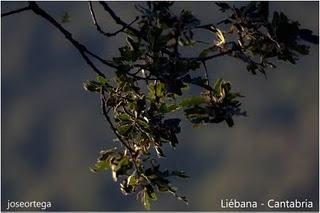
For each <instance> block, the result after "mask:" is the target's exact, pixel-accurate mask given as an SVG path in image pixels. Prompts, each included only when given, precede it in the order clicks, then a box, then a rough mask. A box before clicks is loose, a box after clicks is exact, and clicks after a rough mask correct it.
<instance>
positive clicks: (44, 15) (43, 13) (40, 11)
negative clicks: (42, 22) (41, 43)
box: [29, 2, 117, 76]
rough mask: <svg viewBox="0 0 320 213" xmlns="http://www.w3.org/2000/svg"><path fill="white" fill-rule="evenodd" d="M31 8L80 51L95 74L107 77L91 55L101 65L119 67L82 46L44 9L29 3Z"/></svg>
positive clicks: (34, 3)
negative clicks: (92, 58) (91, 58)
mask: <svg viewBox="0 0 320 213" xmlns="http://www.w3.org/2000/svg"><path fill="white" fill-rule="evenodd" d="M29 7H30V9H31V10H32V11H33V12H34V13H35V14H37V15H39V16H41V17H42V18H44V19H46V20H47V21H49V22H50V23H51V24H52V25H53V26H54V27H56V28H57V29H58V30H59V31H60V32H61V33H62V34H63V35H64V36H65V37H66V39H67V40H68V41H70V42H71V43H72V44H73V45H74V46H75V48H76V49H77V50H78V51H79V53H80V54H81V56H82V57H83V59H84V60H85V61H86V62H87V64H88V65H89V66H90V67H91V68H92V69H93V70H94V72H96V73H97V74H98V75H101V76H105V75H104V74H103V73H102V72H101V71H100V70H99V69H98V68H97V67H96V66H95V65H94V63H93V62H92V61H91V60H90V58H89V57H88V56H87V55H86V54H88V55H90V56H92V57H94V58H95V59H97V60H99V61H100V62H101V63H103V64H105V65H107V66H109V67H112V68H117V66H115V65H114V64H112V63H111V62H108V61H107V60H105V59H102V58H101V57H100V56H98V55H96V54H94V53H92V52H91V51H89V50H88V49H87V48H86V47H85V46H84V45H83V44H81V43H80V42H78V41H77V40H75V39H74V38H73V37H72V34H71V33H70V32H69V31H67V30H66V29H65V28H64V27H62V25H61V24H59V23H58V22H57V21H56V20H55V19H54V18H53V17H52V16H50V15H49V14H48V13H47V12H46V11H44V10H43V9H41V8H40V7H39V6H38V5H37V3H36V2H29Z"/></svg>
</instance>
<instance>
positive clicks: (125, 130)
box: [117, 124, 132, 135]
mask: <svg viewBox="0 0 320 213" xmlns="http://www.w3.org/2000/svg"><path fill="white" fill-rule="evenodd" d="M131 127H132V125H131V124H125V125H122V126H119V127H118V128H117V129H118V131H119V133H120V134H121V135H125V134H127V133H128V131H129V129H130V128H131Z"/></svg>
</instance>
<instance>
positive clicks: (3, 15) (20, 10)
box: [1, 6, 31, 17]
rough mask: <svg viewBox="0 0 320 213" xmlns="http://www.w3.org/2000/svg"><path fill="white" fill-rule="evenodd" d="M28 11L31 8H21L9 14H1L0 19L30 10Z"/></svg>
mask: <svg viewBox="0 0 320 213" xmlns="http://www.w3.org/2000/svg"><path fill="white" fill-rule="evenodd" d="M30 9H31V8H30V7H29V6H27V7H23V8H20V9H17V10H12V11H10V12H6V13H2V14H1V17H5V16H9V15H13V14H16V13H20V12H23V11H26V10H30Z"/></svg>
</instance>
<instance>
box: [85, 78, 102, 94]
mask: <svg viewBox="0 0 320 213" xmlns="http://www.w3.org/2000/svg"><path fill="white" fill-rule="evenodd" d="M83 88H84V89H85V90H86V91H89V92H98V93H100V91H101V89H102V88H101V85H100V84H99V83H97V82H95V81H86V82H84V83H83Z"/></svg>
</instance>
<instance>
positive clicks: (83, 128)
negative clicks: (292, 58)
mask: <svg viewBox="0 0 320 213" xmlns="http://www.w3.org/2000/svg"><path fill="white" fill-rule="evenodd" d="M137 3H138V2H111V3H110V5H111V6H112V8H113V9H114V10H115V11H116V12H117V14H118V15H119V16H120V17H122V18H123V19H124V20H125V21H127V22H129V21H130V20H132V18H133V17H135V16H136V15H137V12H136V11H135V10H134V7H133V5H134V4H137ZM244 3H245V2H237V3H234V4H238V5H239V4H244ZM25 4H26V3H24V2H1V5H2V12H5V11H9V10H11V9H14V8H17V7H21V6H24V5H25ZM141 4H143V3H141ZM318 4H319V3H318V2H272V3H270V10H271V11H274V10H277V11H283V12H285V13H286V14H287V15H288V16H289V17H290V18H292V19H293V20H298V21H299V22H300V23H301V25H302V27H304V28H309V29H311V30H313V31H314V32H316V34H317V32H318V29H319V22H318V15H319V10H318V8H319V5H318ZM39 5H40V6H42V7H43V8H45V9H46V10H48V11H49V12H50V13H51V14H53V16H54V17H56V18H58V19H60V18H61V17H62V16H63V14H64V12H65V11H67V12H68V13H69V15H70V16H71V22H70V23H66V24H64V26H65V27H66V28H67V29H68V30H70V31H71V32H72V33H73V35H74V36H75V37H76V38H77V39H78V40H80V41H81V42H83V43H85V44H86V45H88V46H90V48H91V49H92V50H94V51H95V52H96V53H99V54H101V55H103V56H105V57H108V58H111V57H112V56H114V55H115V54H118V53H117V48H118V47H120V45H122V44H123V39H124V37H123V36H118V37H116V38H109V39H106V38H105V37H103V36H102V35H100V34H99V33H97V31H96V30H95V28H94V26H93V24H92V22H91V19H90V14H89V11H88V6H87V3H86V2H39ZM95 7H96V8H97V10H98V14H99V17H100V22H102V23H103V26H104V28H105V29H108V30H109V31H113V30H116V29H118V26H117V25H115V24H114V23H113V21H112V20H111V19H110V17H109V16H108V15H107V14H105V13H104V12H103V11H102V10H99V9H98V5H97V4H95ZM181 9H191V10H192V11H193V13H194V14H195V15H197V16H198V17H199V19H200V20H202V21H203V23H208V22H211V23H212V22H215V21H217V20H218V19H219V18H221V17H222V15H221V14H220V12H217V11H218V10H217V7H216V5H215V4H214V3H213V2H178V3H176V4H175V6H174V10H175V11H176V12H179V11H180V10H181ZM1 30H2V33H1V42H2V48H1V60H2V64H1V79H2V81H1V97H2V99H1V101H2V102H1V103H2V105H1V108H2V111H1V115H2V116H1V125H2V129H1V133H2V134H1V160H2V161H1V166H2V177H1V185H2V187H1V193H2V196H1V202H2V209H5V208H6V207H7V201H8V200H14V201H33V200H36V201H51V202H52V208H51V209H50V210H64V211H71V210H72V211H75V210H82V211H118V210H119V211H129V210H131V211H138V210H143V208H142V206H141V204H140V203H139V202H137V201H136V200H135V196H128V197H124V196H123V195H122V194H121V192H120V190H119V187H118V183H114V182H113V181H112V179H111V174H110V173H105V174H102V173H100V174H93V173H91V172H90V171H89V167H90V166H92V165H93V163H94V162H95V159H96V157H97V155H98V153H99V151H100V150H101V149H105V148H110V147H112V146H113V145H115V142H113V140H112V139H113V138H114V135H113V134H112V133H111V131H110V130H109V129H108V128H107V127H106V125H105V123H104V120H103V117H102V116H101V114H100V108H99V101H98V97H97V96H95V95H92V94H89V93H87V92H85V91H84V90H83V89H82V82H83V81H85V80H87V79H93V78H95V75H94V73H93V72H92V71H91V70H90V68H89V67H88V66H87V64H86V63H85V62H84V61H83V59H82V58H81V57H80V55H79V53H78V52H77V50H76V49H75V48H74V47H73V46H72V45H71V44H70V43H68V42H67V41H66V40H65V38H64V37H63V35H62V34H60V32H58V31H57V30H56V29H55V28H53V27H52V26H50V25H49V24H48V23H47V22H46V21H45V20H43V19H41V18H40V17H37V16H35V15H34V14H32V13H31V12H24V13H21V14H18V15H14V16H11V17H6V18H3V19H2V20H1ZM199 36H200V38H201V36H205V35H199ZM310 46H311V49H310V55H308V56H305V57H302V58H301V59H300V60H299V61H298V63H297V65H295V66H294V65H290V64H286V63H278V64H277V65H278V68H277V69H276V70H271V71H270V72H268V78H267V79H265V77H264V76H262V75H257V76H253V75H251V74H250V73H248V72H247V71H246V69H245V65H243V64H242V63H240V62H239V61H238V60H235V59H230V58H221V59H217V60H214V61H212V62H210V64H209V70H210V77H211V78H212V80H214V79H216V78H218V77H223V78H224V79H226V80H229V81H231V82H232V83H233V87H234V88H235V90H237V91H240V92H241V93H242V94H243V95H245V96H246V97H245V98H243V99H242V102H243V108H244V109H246V110H247V111H248V115H249V116H248V117H245V118H244V117H241V118H238V119H236V121H235V122H236V124H235V126H234V127H233V128H228V127H227V125H226V124H225V123H223V124H219V125H209V126H206V127H205V128H200V129H192V127H191V125H190V124H189V123H188V122H183V123H182V125H183V128H182V133H181V134H180V135H179V139H180V144H179V145H178V147H177V149H176V150H175V151H172V150H170V149H167V150H166V151H167V153H168V154H167V156H168V157H167V158H166V159H165V160H163V161H162V162H161V163H162V164H163V165H165V166H167V167H168V168H171V169H179V168H182V169H183V170H185V171H186V172H187V173H188V174H189V175H190V176H191V177H192V178H191V179H189V180H186V181H184V180H177V181H174V182H175V183H176V184H177V185H178V187H179V192H180V193H181V194H184V195H186V196H187V197H188V198H189V199H190V204H189V205H188V206H186V205H184V203H182V202H180V201H177V200H175V199H174V198H173V197H171V195H168V194H162V195H160V199H159V201H157V202H155V203H152V209H153V210H176V211H179V210H183V211H195V210H200V211H215V210H221V208H220V199H225V198H227V199H231V198H233V199H234V198H236V199H238V200H256V201H259V202H266V201H267V200H268V199H270V198H274V199H281V200H287V199H296V198H297V199H300V200H304V199H308V200H311V201H313V202H314V209H313V210H316V209H318V200H319V196H318V189H319V185H318V178H319V161H318V150H319V144H318V109H319V106H318V103H319V102H318V96H319V94H318V86H319V85H318V84H319V82H318V79H319V76H318V70H319V61H318V58H319V54H318V52H319V51H318V46H316V45H310ZM189 54H192V52H190V53H189ZM191 92H192V91H191ZM259 210H268V209H266V208H260V209H259Z"/></svg>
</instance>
